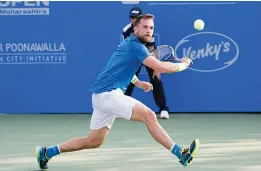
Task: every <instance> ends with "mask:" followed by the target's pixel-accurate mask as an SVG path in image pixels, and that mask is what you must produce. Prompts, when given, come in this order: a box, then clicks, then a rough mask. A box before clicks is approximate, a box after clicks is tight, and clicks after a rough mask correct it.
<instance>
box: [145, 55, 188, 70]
mask: <svg viewBox="0 0 261 171" xmlns="http://www.w3.org/2000/svg"><path fill="white" fill-rule="evenodd" d="M143 64H144V65H146V66H148V67H150V68H152V69H153V70H154V71H156V72H157V73H173V72H180V71H183V70H186V69H187V68H188V67H189V65H190V64H191V60H190V59H189V58H183V59H182V62H181V63H171V62H162V61H160V60H158V59H156V58H155V57H154V56H148V57H147V58H146V59H145V60H144V61H143Z"/></svg>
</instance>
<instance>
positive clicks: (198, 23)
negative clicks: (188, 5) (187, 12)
mask: <svg viewBox="0 0 261 171" xmlns="http://www.w3.org/2000/svg"><path fill="white" fill-rule="evenodd" d="M204 26H205V23H204V21H203V20H201V19H197V20H196V21H194V27H195V29H197V30H203V29H204Z"/></svg>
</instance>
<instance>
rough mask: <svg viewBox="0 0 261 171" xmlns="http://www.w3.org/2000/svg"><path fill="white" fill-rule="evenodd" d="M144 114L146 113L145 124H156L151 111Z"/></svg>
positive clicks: (154, 116)
mask: <svg viewBox="0 0 261 171" xmlns="http://www.w3.org/2000/svg"><path fill="white" fill-rule="evenodd" d="M146 112H147V113H146V116H145V123H146V124H151V123H157V122H158V120H157V116H156V114H155V113H154V112H153V111H152V110H151V109H148V110H147V111H146Z"/></svg>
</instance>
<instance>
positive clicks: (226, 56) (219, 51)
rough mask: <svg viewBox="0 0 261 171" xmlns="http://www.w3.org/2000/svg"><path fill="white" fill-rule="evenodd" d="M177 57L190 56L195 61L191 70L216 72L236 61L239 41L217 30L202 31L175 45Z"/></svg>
mask: <svg viewBox="0 0 261 171" xmlns="http://www.w3.org/2000/svg"><path fill="white" fill-rule="evenodd" d="M175 53H176V56H177V57H179V58H180V57H189V58H190V59H191V60H193V61H194V64H193V65H192V66H191V67H190V69H191V70H194V71H198V72H215V71H219V70H223V69H225V68H227V67H229V66H231V65H232V64H233V63H235V62H236V60H237V59H238V56H239V48H238V45H237V43H236V42H235V41H234V40H233V39H232V38H230V37H228V36H226V35H224V34H221V33H216V32H200V33H195V34H191V35H188V36H186V37H184V38H183V39H182V40H180V41H179V42H178V44H177V45H176V47H175Z"/></svg>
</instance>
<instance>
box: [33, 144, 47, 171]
mask: <svg viewBox="0 0 261 171" xmlns="http://www.w3.org/2000/svg"><path fill="white" fill-rule="evenodd" d="M36 158H37V162H38V165H39V167H40V169H42V170H46V169H48V166H47V163H48V161H49V159H48V157H47V156H46V147H36Z"/></svg>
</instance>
